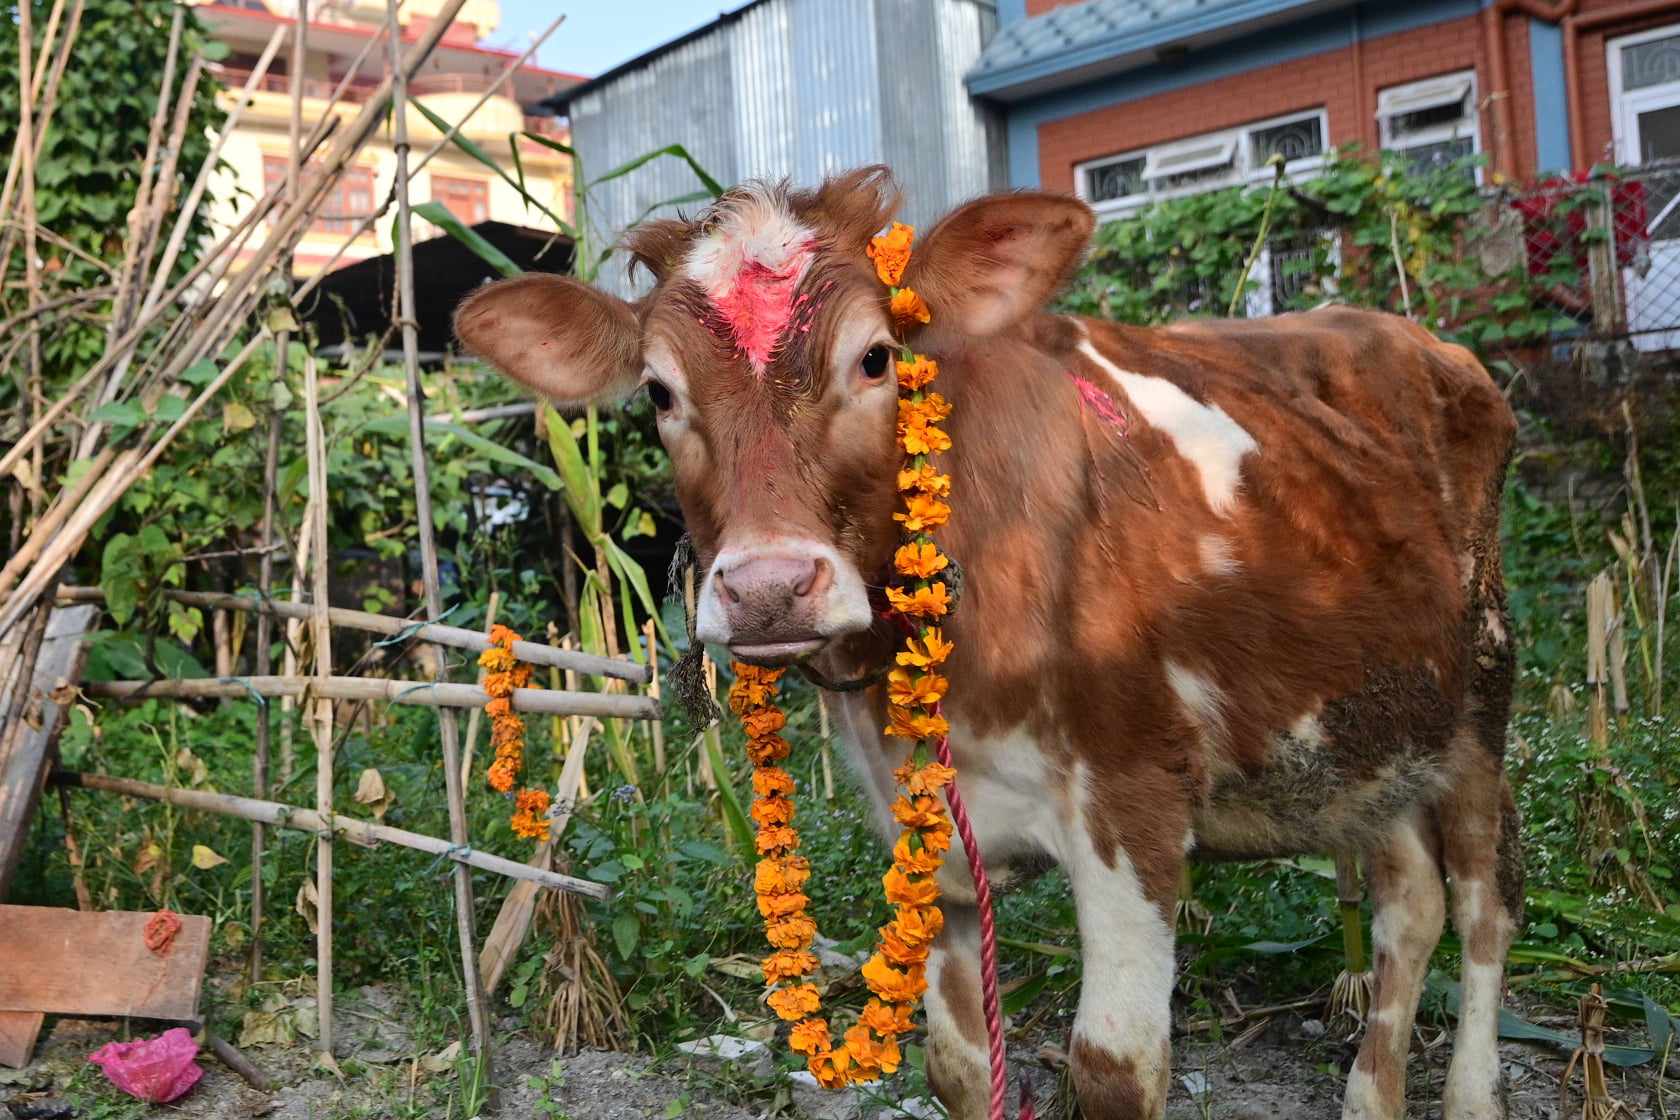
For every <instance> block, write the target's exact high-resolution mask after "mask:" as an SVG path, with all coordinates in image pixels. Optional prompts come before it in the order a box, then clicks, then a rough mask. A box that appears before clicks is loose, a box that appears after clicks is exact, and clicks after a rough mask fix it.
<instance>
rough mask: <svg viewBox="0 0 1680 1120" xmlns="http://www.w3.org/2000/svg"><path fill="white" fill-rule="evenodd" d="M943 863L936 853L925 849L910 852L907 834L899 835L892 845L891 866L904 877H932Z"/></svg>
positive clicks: (908, 835)
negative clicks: (903, 874)
mask: <svg viewBox="0 0 1680 1120" xmlns="http://www.w3.org/2000/svg"><path fill="white" fill-rule="evenodd" d="M944 862H945V861H944V860H942V859H940V858H939V855H938V853H936V852H933V851H931V850H929V849H927V848H925V847H921V848H916V849H914V850H912V849H911V847H910V834H909V833H904V834H902V835H900V836H899V838H898V843H896V844H894V845H893V866H894V867H896V868H898V869H899V870H900V871H902V872H904V873H905V874H906V875H932V874H933V873H934V872H935V871H938V870H939V867H940V865H941V864H943V863H944Z"/></svg>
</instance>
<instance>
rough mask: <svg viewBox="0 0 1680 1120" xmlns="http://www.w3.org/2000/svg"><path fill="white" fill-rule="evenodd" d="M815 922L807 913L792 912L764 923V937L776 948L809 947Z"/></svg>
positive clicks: (814, 930) (814, 929)
mask: <svg viewBox="0 0 1680 1120" xmlns="http://www.w3.org/2000/svg"><path fill="white" fill-rule="evenodd" d="M816 936H817V923H816V921H815V920H814V919H812V918H811V916H810V915H809V914H794V915H792V916H790V917H786V918H778V919H776V920H774V921H769V922H765V923H764V938H765V940H766V941H769V942H770V944H771V945H772V946H774V947H775V948H777V949H809V948H810V947H811V941H812V939H814V938H815V937H816Z"/></svg>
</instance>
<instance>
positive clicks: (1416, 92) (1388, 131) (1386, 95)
mask: <svg viewBox="0 0 1680 1120" xmlns="http://www.w3.org/2000/svg"><path fill="white" fill-rule="evenodd" d="M1450 89H1461V90H1462V92H1461V93H1460V94H1459V97H1458V98H1457V100H1461V101H1462V102H1463V105H1464V116H1463V117H1462V118H1460V119H1459V120H1458V121H1455V122H1452V123H1449V124H1439V125H1434V126H1432V127H1430V128H1422V129H1419V130H1417V131H1416V132H1408V133H1406V134H1405V135H1403V136H1396V135H1395V133H1394V118H1395V117H1398V116H1401V115H1403V114H1405V113H1415V112H1421V111H1423V110H1425V109H1437V108H1440V107H1441V106H1443V105H1449V104H1451V103H1452V101H1453V100H1454V99H1452V98H1445V97H1442V98H1441V99H1440V100H1434V101H1431V100H1430V98H1431V97H1432V96H1433V97H1441V95H1442V94H1444V93H1445V92H1446V91H1447V90H1450ZM1437 90H1438V91H1440V92H1439V93H1437V92H1435V91H1437ZM1479 104H1480V103H1479V102H1478V101H1477V98H1476V71H1475V70H1473V69H1471V70H1455V71H1453V72H1452V73H1450V74H1436V75H1435V76H1434V77H1430V78H1422V79H1420V80H1418V81H1415V82H1403V83H1401V84H1400V85H1394V86H1388V87H1386V88H1384V89H1380V90H1378V91H1377V136H1378V139H1379V140H1380V142H1381V147H1382V150H1383V151H1385V152H1408V151H1411V150H1412V149H1414V148H1427V147H1429V146H1430V145H1432V144H1440V143H1442V142H1444V141H1448V140H1462V139H1464V137H1465V136H1467V135H1468V136H1469V138H1470V154H1471V155H1480V154H1481V152H1482V126H1481V114H1480V112H1479V111H1478V106H1479ZM1476 185H1477V186H1481V185H1482V169H1481V168H1480V167H1477V168H1476Z"/></svg>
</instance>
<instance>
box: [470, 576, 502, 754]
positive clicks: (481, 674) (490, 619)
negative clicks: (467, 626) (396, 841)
mask: <svg viewBox="0 0 1680 1120" xmlns="http://www.w3.org/2000/svg"><path fill="white" fill-rule="evenodd" d="M501 605H502V593H501V592H500V591H492V592H490V602H489V603H488V604H486V605H485V608H484V632H485V634H486V635H488V634H489V633H490V628H491V627H493V626H495V625H496V608H497V607H499V606H501ZM488 672H489V671H488V670H487V669H485V668H484V666H482V665H480V666H479V667H478V686H479V687H480V688H483V687H484V678H485V676H486V675H487V673H488ZM483 722H484V709H483V708H473V709H472V710H471V711H469V712H468V713H467V746H466V749H465V750H464V751H463V752H462V754H461V781H462V783H463V785H464V784H465V783H466V782H467V781H470V780H471V779H472V772H473V752H474V751H475V750H477V749H478V730H479V727H480V725H482V724H483Z"/></svg>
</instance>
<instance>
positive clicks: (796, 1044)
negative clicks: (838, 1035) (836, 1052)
mask: <svg viewBox="0 0 1680 1120" xmlns="http://www.w3.org/2000/svg"><path fill="white" fill-rule="evenodd" d="M829 1047H830V1043H829V1040H828V1024H827V1023H825V1022H823V1021H822V1020H821V1019H806V1020H805V1021H804V1022H800V1023H795V1024H794V1025H793V1029H792V1030H791V1031H789V1032H788V1049H790V1050H792V1051H793V1052H794V1053H796V1054H809V1055H816V1054H821V1053H823V1052H825V1051H826V1050H828V1049H829Z"/></svg>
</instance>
